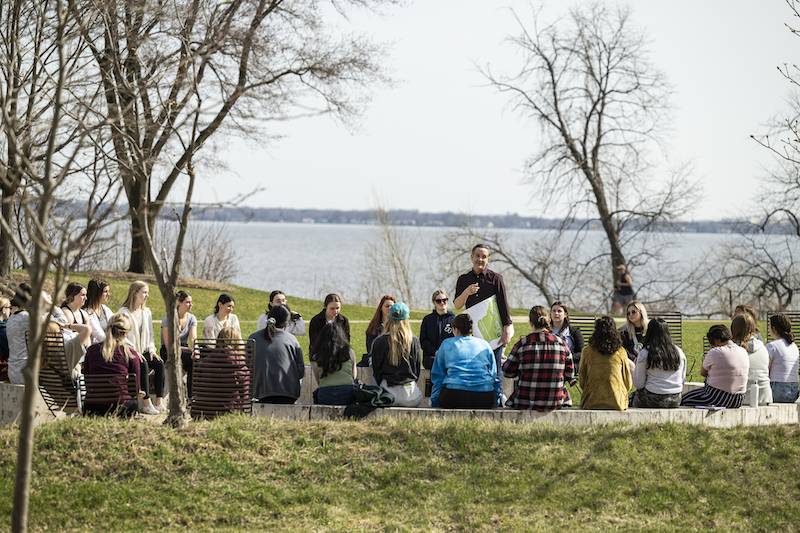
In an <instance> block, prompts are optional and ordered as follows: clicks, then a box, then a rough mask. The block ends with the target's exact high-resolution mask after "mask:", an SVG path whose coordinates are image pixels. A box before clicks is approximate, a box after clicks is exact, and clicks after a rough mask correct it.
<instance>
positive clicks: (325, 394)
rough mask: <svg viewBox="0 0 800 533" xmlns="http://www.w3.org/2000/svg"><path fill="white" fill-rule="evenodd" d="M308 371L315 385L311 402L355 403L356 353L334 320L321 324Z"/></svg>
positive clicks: (326, 403) (329, 403)
mask: <svg viewBox="0 0 800 533" xmlns="http://www.w3.org/2000/svg"><path fill="white" fill-rule="evenodd" d="M311 371H312V373H313V374H314V381H315V382H316V383H318V385H319V388H318V389H317V390H315V391H314V403H318V404H321V405H349V404H352V403H356V398H355V393H354V391H355V386H354V385H353V381H354V380H355V379H356V354H355V352H354V351H353V349H352V348H350V343H349V342H347V339H346V338H345V336H344V332H343V331H342V328H340V327H339V325H338V324H337V323H335V322H332V323H330V324H325V327H323V328H322V331H321V332H320V333H319V337H317V353H315V354H314V356H313V358H312V359H311Z"/></svg>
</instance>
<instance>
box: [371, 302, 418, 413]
mask: <svg viewBox="0 0 800 533" xmlns="http://www.w3.org/2000/svg"><path fill="white" fill-rule="evenodd" d="M389 317H390V320H389V321H388V323H387V326H386V333H384V334H383V335H381V336H380V337H378V338H377V339H375V342H374V343H373V344H372V376H373V378H374V379H375V383H378V384H379V385H380V386H381V387H383V388H384V389H385V390H386V391H387V392H389V394H391V395H392V396H394V404H393V405H394V406H396V407H417V406H419V404H420V403H422V392H421V391H420V390H419V387H418V386H417V380H418V379H419V372H420V366H421V362H422V360H421V355H420V354H421V352H422V347H421V345H420V342H419V339H417V338H416V337H415V336H414V334H413V332H412V331H411V325H410V324H409V311H408V306H407V305H406V304H404V303H403V302H397V303H396V304H394V305H393V306H392V308H391V311H390V312H389Z"/></svg>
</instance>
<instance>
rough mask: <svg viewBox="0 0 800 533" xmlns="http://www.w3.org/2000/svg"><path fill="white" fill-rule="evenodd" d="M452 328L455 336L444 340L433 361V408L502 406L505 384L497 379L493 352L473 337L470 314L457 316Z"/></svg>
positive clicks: (486, 344)
mask: <svg viewBox="0 0 800 533" xmlns="http://www.w3.org/2000/svg"><path fill="white" fill-rule="evenodd" d="M450 325H451V326H452V327H453V335H454V337H450V338H447V339H445V340H444V341H442V344H441V345H440V346H439V351H438V353H437V355H436V358H435V359H434V361H433V369H432V370H431V381H432V382H433V390H432V392H431V407H442V408H445V409H491V408H492V407H495V406H497V405H499V404H500V402H501V398H502V396H503V381H502V380H501V379H500V378H498V377H497V368H496V365H497V363H496V362H495V359H494V350H492V348H491V346H489V343H488V342H486V341H485V340H483V339H478V338H476V337H473V336H472V319H471V318H470V317H469V315H467V314H462V315H458V316H457V317H455V318H454V319H453V321H452V322H451V323H450Z"/></svg>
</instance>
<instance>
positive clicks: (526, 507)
mask: <svg viewBox="0 0 800 533" xmlns="http://www.w3.org/2000/svg"><path fill="white" fill-rule="evenodd" d="M799 437H800V428H798V427H796V426H792V427H756V428H739V429H725V430H723V429H708V428H703V427H691V426H677V425H669V424H668V425H660V426H655V425H654V426H635V427H634V426H626V425H615V426H608V427H590V428H571V427H567V428H553V427H547V426H538V425H516V424H498V423H488V422H476V421H472V422H468V421H452V422H434V421H393V420H379V421H369V422H311V423H309V422H302V423H301V422H289V421H278V420H275V421H273V420H268V419H263V418H242V417H233V416H231V417H225V418H224V419H222V420H219V421H215V422H202V423H194V424H192V426H191V427H190V428H189V429H187V430H171V429H167V428H163V427H153V426H149V425H145V424H142V423H137V422H130V423H129V422H120V421H115V420H102V419H101V420H87V419H75V420H67V421H63V422H58V423H53V424H46V425H44V426H41V427H39V428H38V429H37V435H36V438H37V448H36V453H35V457H34V466H33V471H34V476H33V487H32V497H31V512H30V528H31V530H32V531H42V530H44V529H48V530H63V531H103V532H105V531H120V532H124V531H131V532H140V531H166V530H170V531H176V530H180V531H183V530H193V531H320V532H322V531H487V532H488V531H565V530H567V531H570V530H573V531H574V530H576V529H578V530H601V531H608V530H615V531H725V532H729V531H789V530H794V529H796V523H797V518H798V517H799V516H800V499H798V498H797V494H798V493H800V487H798V481H797V478H796V475H795V474H796V472H798V470H800V438H799ZM15 439H16V429H15V428H11V427H4V428H0V479H1V480H2V481H0V528H2V529H6V528H8V526H9V524H10V515H11V502H12V491H13V474H14V462H15V453H14V451H15ZM781 473H783V474H790V475H781Z"/></svg>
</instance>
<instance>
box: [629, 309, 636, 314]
mask: <svg viewBox="0 0 800 533" xmlns="http://www.w3.org/2000/svg"><path fill="white" fill-rule="evenodd" d="M636 313H637V311H636V309H632V310H630V311H628V316H631V315H635V314H636Z"/></svg>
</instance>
